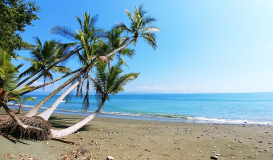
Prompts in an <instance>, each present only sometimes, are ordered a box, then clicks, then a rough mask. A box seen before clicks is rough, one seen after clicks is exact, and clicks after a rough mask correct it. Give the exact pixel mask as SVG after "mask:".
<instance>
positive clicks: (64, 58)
mask: <svg viewBox="0 0 273 160" xmlns="http://www.w3.org/2000/svg"><path fill="white" fill-rule="evenodd" d="M79 50H81V48H80V49H77V50H75V51H72V52H70V53H69V54H68V55H66V56H64V57H63V58H61V59H59V60H58V61H57V62H55V63H54V64H53V65H51V66H50V67H48V68H47V69H46V70H45V71H43V72H42V73H41V74H40V75H39V76H37V77H36V78H34V79H33V80H32V81H30V82H29V83H28V84H26V86H29V85H31V84H32V83H34V82H35V81H37V80H38V79H39V78H41V77H42V76H43V75H44V74H45V73H46V72H48V71H49V70H50V69H52V68H53V67H55V66H56V65H57V64H58V63H60V62H62V61H64V60H66V59H67V58H69V57H71V56H72V55H73V54H75V53H77V52H78V51H79Z"/></svg>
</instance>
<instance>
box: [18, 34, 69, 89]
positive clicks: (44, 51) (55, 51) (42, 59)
mask: <svg viewBox="0 0 273 160" xmlns="http://www.w3.org/2000/svg"><path fill="white" fill-rule="evenodd" d="M35 40H36V44H37V45H36V47H34V48H32V49H31V52H30V55H31V57H32V58H26V57H21V58H23V59H25V60H27V61H30V62H31V64H32V66H31V67H29V68H28V69H27V70H26V71H24V72H22V73H21V74H20V75H19V79H20V78H22V77H23V76H26V75H33V76H34V75H35V74H38V73H39V72H43V71H45V70H47V68H48V67H50V66H52V64H53V63H54V62H56V61H57V60H58V59H60V58H61V57H62V56H63V55H64V49H63V48H62V47H61V44H60V43H59V42H57V41H55V40H51V41H45V43H44V44H42V42H41V40H40V39H39V38H38V37H37V38H35ZM50 71H53V72H58V73H67V72H69V71H70V69H68V68H67V67H65V66H61V65H58V66H54V67H52V68H51V69H50V70H48V71H47V72H45V73H44V74H43V75H41V76H43V77H44V83H45V80H46V79H47V78H49V79H51V80H53V75H52V73H51V72H50ZM29 85H30V84H29Z"/></svg>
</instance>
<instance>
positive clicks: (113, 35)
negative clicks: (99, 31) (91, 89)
mask: <svg viewBox="0 0 273 160" xmlns="http://www.w3.org/2000/svg"><path fill="white" fill-rule="evenodd" d="M122 33H123V31H122V30H121V29H119V28H117V27H113V28H112V29H111V30H110V31H107V30H106V31H104V34H105V35H104V36H103V37H104V38H105V41H106V42H105V51H106V54H107V53H111V52H113V51H115V50H116V49H118V48H120V47H122V46H123V45H125V44H126V43H127V42H128V40H129V38H128V37H126V36H122ZM134 53H135V51H134V49H130V48H123V49H121V50H119V51H118V52H117V54H116V56H117V57H118V60H119V61H122V62H123V63H124V64H126V65H127V63H126V62H125V61H124V59H123V58H122V57H121V55H122V56H128V57H129V58H133V55H134ZM114 56H115V55H114V54H113V55H111V56H109V57H108V58H107V63H108V67H109V69H110V67H111V65H110V61H112V60H113V59H114ZM127 67H128V65H127Z"/></svg>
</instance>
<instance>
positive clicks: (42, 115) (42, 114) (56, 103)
mask: <svg viewBox="0 0 273 160" xmlns="http://www.w3.org/2000/svg"><path fill="white" fill-rule="evenodd" d="M85 79H86V77H84V78H82V79H81V80H79V81H77V82H76V83H74V84H73V85H72V86H71V87H69V88H68V89H67V90H66V91H65V92H64V93H63V94H62V95H61V96H60V97H59V98H58V99H57V100H56V101H55V102H54V103H53V104H52V105H51V106H50V107H49V108H48V109H47V110H45V111H44V112H43V113H41V114H39V115H38V116H39V117H42V118H43V119H44V120H46V121H47V120H48V119H49V117H50V116H51V114H52V113H53V111H54V110H55V109H56V108H57V106H58V105H59V104H60V103H61V101H62V100H63V99H64V98H65V96H67V95H68V94H69V93H70V92H71V91H72V90H73V89H74V88H75V87H77V85H78V84H80V83H82V82H83V81H84V80H85Z"/></svg>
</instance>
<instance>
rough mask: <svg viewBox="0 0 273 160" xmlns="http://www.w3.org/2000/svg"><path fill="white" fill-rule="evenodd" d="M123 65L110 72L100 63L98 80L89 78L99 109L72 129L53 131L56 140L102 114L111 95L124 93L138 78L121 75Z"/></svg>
mask: <svg viewBox="0 0 273 160" xmlns="http://www.w3.org/2000/svg"><path fill="white" fill-rule="evenodd" d="M121 65H122V62H119V63H118V64H117V65H115V66H112V67H111V68H110V70H108V71H107V69H106V64H105V63H103V62H102V61H100V62H99V63H98V64H97V71H96V78H95V79H93V78H92V77H91V76H89V78H90V79H91V81H92V82H93V88H94V89H95V90H96V98H97V100H98V109H97V110H96V111H95V112H94V113H92V114H91V115H90V116H88V117H86V118H85V119H84V120H82V121H81V122H79V123H77V124H75V125H73V126H71V127H68V128H66V129H63V130H59V131H57V130H53V129H51V133H52V135H53V137H54V138H57V137H62V136H67V135H69V134H72V133H74V132H75V131H77V130H78V129H80V128H81V127H82V126H84V125H85V124H87V123H88V122H89V121H90V120H92V119H93V118H95V117H96V116H97V115H98V114H100V113H101V112H102V109H103V107H104V104H105V102H106V100H108V101H110V97H109V95H115V94H117V93H119V92H121V91H124V89H123V87H124V86H125V85H126V84H127V83H128V82H130V81H132V80H134V79H136V78H137V77H138V75H139V73H128V74H125V75H121V73H122V72H123V70H122V69H121Z"/></svg>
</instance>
